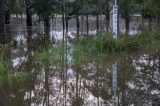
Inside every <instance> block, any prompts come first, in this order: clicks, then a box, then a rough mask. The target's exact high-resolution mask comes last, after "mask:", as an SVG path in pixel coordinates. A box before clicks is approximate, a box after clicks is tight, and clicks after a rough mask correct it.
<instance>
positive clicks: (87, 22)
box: [86, 14, 89, 35]
mask: <svg viewBox="0 0 160 106" xmlns="http://www.w3.org/2000/svg"><path fill="white" fill-rule="evenodd" d="M86 28H87V35H89V21H88V14H86Z"/></svg>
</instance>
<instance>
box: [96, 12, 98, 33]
mask: <svg viewBox="0 0 160 106" xmlns="http://www.w3.org/2000/svg"><path fill="white" fill-rule="evenodd" d="M96 29H97V35H98V33H99V15H98V12H97V15H96Z"/></svg>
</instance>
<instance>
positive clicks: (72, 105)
mask: <svg viewBox="0 0 160 106" xmlns="http://www.w3.org/2000/svg"><path fill="white" fill-rule="evenodd" d="M29 35H30V34H29ZM48 40H49V37H47V36H46V37H44V39H43V40H39V41H37V42H35V44H34V45H33V44H30V41H33V39H32V38H31V37H28V48H27V53H26V55H27V57H28V61H27V62H26V64H25V65H26V67H27V68H25V69H26V70H25V71H29V73H30V74H29V78H28V80H27V81H25V82H24V83H19V84H15V86H16V87H15V86H13V87H11V89H8V90H7V89H6V90H4V89H2V90H0V92H1V95H2V94H3V95H2V96H3V97H4V98H3V99H2V100H1V101H9V102H7V103H9V104H12V106H17V105H27V106H28V105H44V106H49V105H54V106H68V105H69V106H101V105H102V104H104V103H105V104H107V105H109V106H110V105H113V92H112V86H111V85H112V72H111V66H112V63H114V60H116V61H117V63H118V90H117V97H118V104H119V106H128V105H131V104H134V105H136V106H141V105H145V104H148V103H149V102H151V101H154V102H157V101H158V99H157V98H156V96H158V94H157V93H156V92H160V91H159V89H160V86H159V85H160V84H159V83H160V79H159V78H160V73H159V69H160V62H159V60H160V54H159V52H156V53H152V54H150V53H149V54H147V53H146V54H145V55H142V54H140V55H136V56H134V55H127V54H124V55H120V56H119V57H118V58H117V57H116V59H113V58H110V59H108V58H105V59H103V58H97V59H88V60H87V61H86V62H84V63H83V64H75V65H73V66H71V67H69V66H68V64H66V59H65V56H64V54H63V56H62V57H61V58H60V60H59V61H50V59H46V60H45V61H44V62H39V61H37V60H36V59H35V58H34V56H35V55H36V52H37V51H38V52H40V51H42V49H43V50H44V49H45V51H46V52H48V53H50V47H49V43H48V42H49V41H48ZM42 41H43V43H41V42H42ZM40 44H41V45H40ZM37 45H38V47H39V48H36V46H37ZM34 48H36V50H35V49H34ZM143 54H144V53H143ZM2 96H1V97H2ZM8 98H9V99H8ZM156 99H157V101H155V100H156ZM4 105H5V104H4ZM7 105H8V104H7Z"/></svg>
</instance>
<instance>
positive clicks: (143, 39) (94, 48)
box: [74, 30, 160, 55]
mask: <svg viewBox="0 0 160 106" xmlns="http://www.w3.org/2000/svg"><path fill="white" fill-rule="evenodd" d="M159 41H160V30H154V31H151V32H149V33H141V34H137V35H134V36H129V37H126V36H120V37H119V38H118V39H113V38H112V36H111V34H108V33H103V34H101V36H98V37H92V38H87V39H86V38H85V37H83V38H81V39H79V41H78V42H77V43H75V46H74V49H75V50H76V49H77V48H80V49H81V50H79V51H84V52H83V54H85V55H89V54H96V55H97V54H105V55H106V54H109V53H112V52H121V51H127V52H133V51H135V50H138V49H140V48H143V47H145V46H147V45H151V44H155V43H157V42H159ZM77 51H78V50H77Z"/></svg>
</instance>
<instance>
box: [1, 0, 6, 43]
mask: <svg viewBox="0 0 160 106" xmlns="http://www.w3.org/2000/svg"><path fill="white" fill-rule="evenodd" d="M0 2H1V3H0V43H1V44H2V43H3V40H4V34H5V33H4V24H5V10H4V9H5V1H4V0H0Z"/></svg>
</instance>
